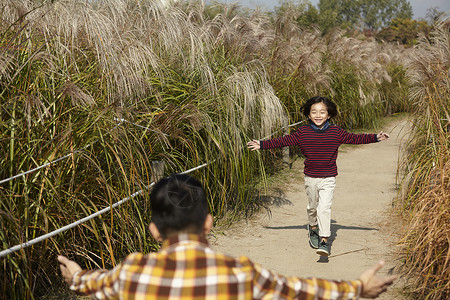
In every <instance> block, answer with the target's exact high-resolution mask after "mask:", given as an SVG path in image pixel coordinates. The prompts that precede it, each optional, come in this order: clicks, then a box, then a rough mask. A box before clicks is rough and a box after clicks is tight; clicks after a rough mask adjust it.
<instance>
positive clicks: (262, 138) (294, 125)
mask: <svg viewBox="0 0 450 300" xmlns="http://www.w3.org/2000/svg"><path fill="white" fill-rule="evenodd" d="M303 122H306V121H305V120H303V121H300V122H297V123H294V124H291V125H288V126H287V128H289V127H292V126H295V125H298V124H301V123H303ZM280 130H283V128H282V129H280ZM280 130H277V131H275V132H274V133H272V134H271V135H268V136H266V137H263V138H262V139H263V140H265V139H268V138H270V137H271V136H273V135H275V134H277V133H278V132H280Z"/></svg>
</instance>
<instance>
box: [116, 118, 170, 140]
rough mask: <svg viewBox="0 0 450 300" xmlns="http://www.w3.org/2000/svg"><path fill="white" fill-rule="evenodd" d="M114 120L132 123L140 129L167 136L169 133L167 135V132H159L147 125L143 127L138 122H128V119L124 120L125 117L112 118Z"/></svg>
mask: <svg viewBox="0 0 450 300" xmlns="http://www.w3.org/2000/svg"><path fill="white" fill-rule="evenodd" d="M114 120H115V121H118V122H123V123H128V124H131V125H134V126H137V127H140V128H142V129H146V130H150V131H153V132H156V133H159V134H162V135H165V136H169V135H168V134H167V133H164V132H160V131H157V130H154V129H151V128H149V127H145V126H142V125H139V124H136V123H133V122H130V121H128V120H125V119H123V118H122V119H119V118H114Z"/></svg>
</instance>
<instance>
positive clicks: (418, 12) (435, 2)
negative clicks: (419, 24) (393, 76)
mask: <svg viewBox="0 0 450 300" xmlns="http://www.w3.org/2000/svg"><path fill="white" fill-rule="evenodd" d="M220 2H225V3H232V2H240V3H242V5H244V6H247V7H256V6H261V7H265V8H266V10H273V8H274V7H275V6H278V0H220ZM310 2H311V3H312V4H314V5H317V3H319V0H310ZM409 3H410V4H411V6H412V9H413V14H414V15H413V19H419V18H425V15H426V13H427V9H428V8H430V7H439V10H440V11H450V0H409Z"/></svg>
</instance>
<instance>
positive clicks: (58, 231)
mask: <svg viewBox="0 0 450 300" xmlns="http://www.w3.org/2000/svg"><path fill="white" fill-rule="evenodd" d="M207 165H208V163H206V164H203V165H200V166H198V167H195V168H192V169H189V170H187V171H184V172H182V173H181V174H187V173H190V172H193V171H195V170H198V169H201V168H203V167H206V166H207ZM154 184H155V183H154V182H152V183H151V184H149V185H148V186H146V187H145V189H147V190H148V189H149V188H150V187H151V186H153V185H154ZM143 191H144V189H142V190H139V191H137V192H136V193H134V194H132V195H130V196H128V197H126V198H124V199H122V200H120V201H118V202H116V203H114V204H113V205H111V206H108V207H105V208H104V209H102V210H99V211H98V212H96V213H93V214H92V215H89V216H87V217H85V218H83V219H80V220H78V221H75V222H73V223H71V224H69V225H66V226H64V227H61V228H59V229H56V230H54V231H52V232H49V233H47V234H44V235H42V236H40V237H37V238H35V239H32V240H30V241H28V242H25V243H22V244H20V245H16V246H13V247H11V248H9V249H6V250H3V251H1V252H0V257H3V256H6V255H8V254H10V253H13V252H16V251H18V250H20V249H23V248H26V247H28V246H31V245H34V244H36V243H39V242H41V241H43V240H46V239H48V238H50V237H52V236H55V235H57V234H60V233H61V232H64V231H66V230H68V229H70V228H73V227H75V226H78V225H80V224H81V223H84V222H86V221H89V220H90V219H93V218H95V217H97V216H99V215H101V214H104V213H105V212H108V211H110V210H111V209H112V208H115V207H117V206H119V205H121V204H123V203H125V202H127V201H128V200H130V199H132V198H134V197H136V196H138V195H140V194H142V192H143Z"/></svg>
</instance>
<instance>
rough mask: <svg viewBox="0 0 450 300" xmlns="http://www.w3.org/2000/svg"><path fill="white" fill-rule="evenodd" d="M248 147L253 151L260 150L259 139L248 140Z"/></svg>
mask: <svg viewBox="0 0 450 300" xmlns="http://www.w3.org/2000/svg"><path fill="white" fill-rule="evenodd" d="M247 147H248V148H250V149H251V150H252V151H253V150H258V149H260V145H259V141H258V140H253V141H251V142H248V143H247Z"/></svg>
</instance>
